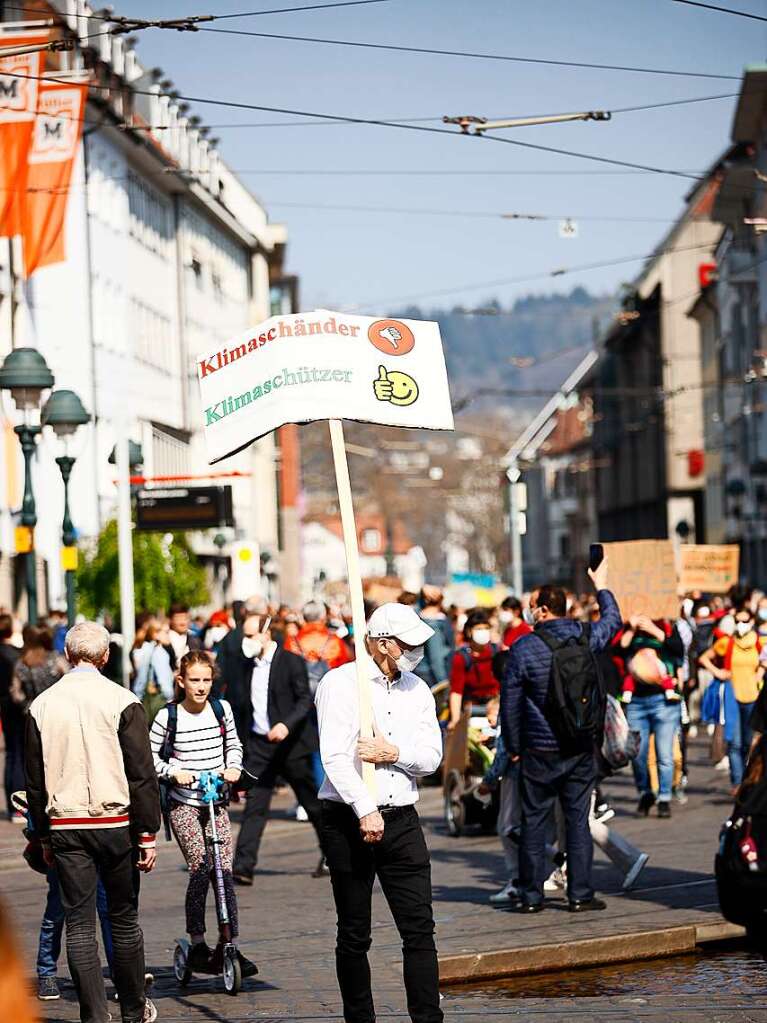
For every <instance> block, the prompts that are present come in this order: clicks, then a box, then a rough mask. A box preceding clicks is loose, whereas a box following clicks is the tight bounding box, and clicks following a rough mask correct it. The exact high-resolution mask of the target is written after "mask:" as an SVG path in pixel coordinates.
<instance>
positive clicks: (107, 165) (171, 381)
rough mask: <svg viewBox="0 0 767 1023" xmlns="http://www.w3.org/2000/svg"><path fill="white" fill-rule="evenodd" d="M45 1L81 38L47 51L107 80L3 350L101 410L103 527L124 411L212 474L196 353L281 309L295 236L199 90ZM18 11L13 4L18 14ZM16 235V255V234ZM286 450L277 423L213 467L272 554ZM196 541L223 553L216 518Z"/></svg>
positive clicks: (95, 492)
mask: <svg viewBox="0 0 767 1023" xmlns="http://www.w3.org/2000/svg"><path fill="white" fill-rule="evenodd" d="M44 6H45V7H48V8H50V11H51V15H52V16H54V15H55V16H56V19H57V22H59V23H60V24H61V25H62V26H63V31H65V32H68V33H70V34H74V35H76V36H77V37H78V39H79V40H81V42H79V43H78V46H77V47H76V49H75V50H74V52H72V53H62V54H51V55H49V56H48V68H51V69H61V70H64V71H67V70H71V71H74V70H77V69H79V68H82V67H84V66H85V65H86V63H87V65H88V66H90V67H92V68H94V70H93V72H92V75H93V76H94V78H95V81H97V82H100V83H107V82H108V83H109V85H110V91H109V92H106V91H103V90H91V98H90V99H89V102H88V107H87V112H86V114H85V121H86V123H85V125H84V133H83V140H82V142H81V144H80V149H79V154H78V158H77V162H76V165H75V168H74V174H73V179H72V187H71V190H70V195H69V203H68V211H67V221H66V253H67V258H66V262H64V263H60V264H57V265H54V266H50V267H46V268H43V269H40V270H38V271H37V272H36V273H35V274H34V275H33V277H32V279H31V281H30V282H29V284H27V285H24V286H22V285H20V284H18V283H16V285H15V290H16V298H17V302H18V308H17V310H16V315H15V317H14V322H13V324H12V322H11V313H10V309H11V306H12V304H13V303H12V302H10V301H5V302H2V303H0V355H2V356H4V355H5V354H7V353H8V352H9V351H10V350H11V348H12V347H20V346H22V345H34V346H35V347H36V348H38V350H39V351H40V352H41V353H42V354H43V356H44V357H45V359H46V361H47V363H48V365H49V367H50V368H51V370H52V371H53V373H54V375H55V378H56V384H55V386H56V388H71V389H72V390H74V391H76V392H77V394H78V395H79V396H80V398H81V400H82V401H83V404H84V405H85V407H86V408H87V409H88V411H89V412H90V413H91V415H92V417H93V422H92V424H91V425H90V426H89V427H87V428H85V429H81V431H80V434H82V436H80V435H78V437H77V439H76V441H75V443H74V447H75V449H76V450H75V452H74V453H78V459H77V464H76V466H75V469H74V473H73V477H72V485H71V503H72V518H73V520H74V523H75V526H76V528H77V530H78V532H79V533H80V535H81V536H82V537H92V536H95V535H96V534H97V533H98V531H99V529H100V528H101V527H102V526H103V525H104V523H105V521H106V520H108V519H109V518H110V517H112V516H113V515H114V513H115V504H116V488H115V486H114V482H113V479H114V466H112V465H110V464H109V462H108V458H109V455H110V452H111V451H112V449H113V446H114V444H115V424H116V422H118V420H119V419H120V417H124V418H125V420H126V421H127V424H128V430H129V434H130V437H131V438H132V439H133V440H135V441H137V442H139V443H140V444H141V445H142V448H143V455H144V474H145V475H146V476H162V475H175V476H191V477H194V478H195V479H193V480H192V482H200V483H205V482H206V480H205V479H204V476H205V474H206V472H208V471H210V470H209V469H208V466H207V457H206V453H205V448H204V443H203V438H202V433H201V416H200V414H199V412H198V411H197V400H196V390H197V382H196V369H195V360H196V358H197V357H198V356H199V355H200V354H202V353H203V352H204V351H206V350H210V349H212V348H215V347H217V346H218V345H220V344H221V343H223V342H226V341H227V340H228V339H230V338H231V337H232V336H235V335H237V334H238V333H240V332H242V331H244V330H246V329H247V328H248V327H249V326H250V325H252V324H253V323H255V322H257V321H258V320H259V319H263V318H265V317H266V316H268V315H269V314H270V311H271V306H270V276H271V277H272V278H273V277H274V276H276V275H277V274H278V273H279V270H280V268H281V263H282V259H283V257H284V247H285V241H286V234H285V229H284V227H282V226H281V225H273V224H270V223H269V221H268V217H267V214H266V211H265V210H264V209H263V207H262V206H261V205H260V204H259V202H258V200H257V199H255V198H254V197H253V196H252V195H251V194H250V193H249V192H248V191H247V189H246V188H245V187H244V186H243V185H242V183H241V182H240V181H239V180H238V178H237V177H236V176H235V175H234V174H233V173H232V172H231V171H230V170H229V169H228V168H227V167H226V165H225V164H224V163H223V161H222V160H221V158H220V157H219V155H218V154H217V152H216V150H215V146H214V144H213V143H212V142H211V141H209V140H208V139H207V138H206V135H207V132H206V131H205V129H204V128H202V127H200V126H199V122H198V120H197V119H196V118H191V117H190V116H189V112H188V107H187V105H186V104H183V103H181V104H180V103H179V102H178V101H176V100H175V99H174V98H173V96H172V95H171V94H169V90H170V89H171V83H169V82H167V81H164V82H163V85H162V87H161V85H160V84H158V80H159V79H162V78H163V73H162V72H160V71H159V70H157V69H154V70H152V71H148V70H146V69H145V68H143V67H142V66H141V64H140V63H139V61H138V58H137V56H136V53H135V52H134V51H133V49H132V48H131V45H130V43H129V42H128V41H127V40H126V39H125V38H124V37H122V36H108V35H101V36H100V37H99V38H96V39H93V40H90V41H88V42H84V41H82V40H83V39H84V37H85V36H87V35H90V34H93V25H94V22H93V21H92V20H89V19H88V18H86V17H84V15H88V14H91V13H92V11H91V9H90V7H89V6H88V5H87V4H85V3H83V2H82V0H49V2H48V3H47V4H44V3H38V4H37V5H36V10H37V9H40V8H42V7H44ZM11 16H18V15H14V14H13V12H7V13H6V15H5V17H6V19H10V17H11ZM35 17H40V18H42V17H44V15H42V14H35ZM26 24H27V26H28V25H29V23H28V22H27V23H26ZM96 24H99V25H100V24H101V22H97V23H96ZM13 27H14V26H11V25H9V24H7V23H6V24H3V25H2V30H3V31H4V32H6V33H8V32H10V31H11V30H12V28H13ZM15 27H20V26H18V25H17V26H15ZM85 47H87V48H88V53H87V58H88V59H87V61H86V60H85V56H86V54H85V49H84V48H85ZM139 90H140V91H139ZM1 158H2V156H1V155H0V159H1ZM13 244H14V247H15V249H16V251H15V252H14V256H15V259H14V262H15V264H16V265H17V266H18V265H19V255H20V252H19V250H18V244H19V240H18V239H17V240H15V241H14V243H13ZM8 245H9V243H8V242H7V241H6V240H0V265H1V267H2V268H1V269H0V292H1V293H2V296H3V297H4V298H6V299H7V298H8V297H9V296H10V295H11V294H12V291H13V289H14V282H13V281H12V280H11V278H10V275H9V270H8V267H9V265H10V260H9V258H8V255H9V254H8ZM4 400H5V418H6V442H5V444H4V445H2V451H0V458H2V460H3V462H4V464H3V465H2V467H1V468H0V471H2V472H3V475H4V477H5V478H6V479H7V480H8V481H9V482H8V484H7V486H6V492H5V493H4V494H0V505H1V506H2V508H1V510H0V523H1V524H2V525H1V527H0V549H1V550H2V557H1V558H0V567H1V568H2V573H0V604H5V605H8V604H9V603H11V601H12V593H11V581H10V577H11V572H10V571H9V567H10V564H11V558H10V555H11V553H12V551H13V543H12V539H13V537H12V528H11V527H12V525H13V523H14V521H15V520H14V518H13V513H14V512H15V511H17V510H18V507H19V503H20V497H19V494H20V483H19V481H20V479H21V473H22V465H21V453H20V450H19V446H18V443H16V440H15V438H14V437H13V436H12V435H9V429H10V426H9V423H10V424H11V425H12V423H13V422H15V421H17V420H16V414H15V413H14V412H12V410H11V404H10V400H9V399H4ZM55 446H56V445H55V442H54V441H53V439H52V438H44V439H43V440H42V441H41V443H40V445H39V448H38V454H37V458H36V465H35V467H34V485H35V493H36V496H37V500H38V519H39V523H38V528H37V533H36V544H37V549H38V553H39V556H40V557H42V558H44V559H45V560H46V562H47V568H48V589H49V594H50V600H51V603H53V604H57V605H60V604H62V603H63V580H62V577H61V571H60V569H59V557H58V550H59V547H60V533H61V520H62V514H63V488H62V484H61V480H60V477H59V472H58V468H57V467H56V465H55V463H54V461H53V459H54V457H55V455H56V454H57V453H58V452H57V451H56V450H55ZM274 454H275V451H274V442H273V440H272V438H271V437H269V438H265V439H264V440H262V441H261V442H259V443H258V444H257V445H255V446H253V447H251V448H249V449H247V450H245V451H243V452H242V453H241V454H239V455H237V456H235V457H233V458H231V459H229V460H228V461H226V462H224V463H222V464H221V465H218V466H216V470H217V471H222V472H232V471H237V472H239V473H241V474H242V475H241V476H238V477H237V478H232V479H221V480H218V481H217V482H221V483H231V484H232V486H233V497H234V507H235V519H236V538H237V539H239V540H247V541H252V542H254V543H257V544H259V545H260V547H261V549H262V550H266V551H268V552H269V553H270V554H271V555H272V556H273V557H276V555H277V543H278V527H277V521H278V500H277V493H276V480H275V458H274ZM230 536H231V539H232V540H234V539H235V536H234V535H233V534H230ZM194 543H195V547H196V548H197V549H198V550H199V551H200V552H201V553H208V554H214V553H218V551H217V550H216V549H215V548H214V547H213V546H212V543H211V542H210V540H209V539H208V538H207V537H206V536H205V535H203V534H199V535H197V536H196V538H195V541H194ZM224 553H226V550H225V551H224ZM43 596H44V595H42V594H41V597H43ZM41 606H44V599H42V600H41Z"/></svg>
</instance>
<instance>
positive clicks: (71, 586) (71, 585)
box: [56, 455, 76, 629]
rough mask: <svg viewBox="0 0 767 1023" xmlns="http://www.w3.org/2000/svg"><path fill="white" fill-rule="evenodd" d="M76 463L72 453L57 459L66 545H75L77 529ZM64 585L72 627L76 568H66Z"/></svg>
mask: <svg viewBox="0 0 767 1023" xmlns="http://www.w3.org/2000/svg"><path fill="white" fill-rule="evenodd" d="M74 464H75V460H74V458H72V457H71V456H70V455H60V456H59V457H58V458H57V459H56V465H58V467H59V470H60V471H61V478H62V480H63V481H64V520H63V522H62V524H61V542H62V544H63V545H64V547H74V545H75V529H74V526H73V525H72V518H71V515H70V512H69V478H70V476H71V475H72V467H73V466H74ZM64 585H65V587H66V594H67V625H68V626H69V628H70V629H71V628H72V626H73V625H74V624H75V612H76V608H75V573H74V569H71V568H66V569H65V570H64Z"/></svg>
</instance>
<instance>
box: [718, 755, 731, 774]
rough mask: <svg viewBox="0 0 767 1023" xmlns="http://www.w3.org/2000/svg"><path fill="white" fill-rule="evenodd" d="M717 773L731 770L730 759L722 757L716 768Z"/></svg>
mask: <svg viewBox="0 0 767 1023" xmlns="http://www.w3.org/2000/svg"><path fill="white" fill-rule="evenodd" d="M714 770H715V771H729V770H730V758H729V757H722V759H721V760H720V761H719V763H718V764H717V765H716V767H714Z"/></svg>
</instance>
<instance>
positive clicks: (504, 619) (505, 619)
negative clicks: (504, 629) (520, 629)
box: [498, 611, 514, 625]
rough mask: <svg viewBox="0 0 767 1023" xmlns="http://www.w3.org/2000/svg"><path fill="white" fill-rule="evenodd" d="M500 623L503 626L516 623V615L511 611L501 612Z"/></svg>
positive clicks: (499, 615)
mask: <svg viewBox="0 0 767 1023" xmlns="http://www.w3.org/2000/svg"><path fill="white" fill-rule="evenodd" d="M498 621H499V622H500V623H501V625H508V624H509V623H510V622H513V621H514V615H513V614H512V613H511V611H499V612H498Z"/></svg>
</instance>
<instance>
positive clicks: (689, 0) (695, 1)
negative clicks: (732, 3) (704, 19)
mask: <svg viewBox="0 0 767 1023" xmlns="http://www.w3.org/2000/svg"><path fill="white" fill-rule="evenodd" d="M673 2H674V3H676V4H686V5H687V6H688V7H703V8H705V9H706V10H707V11H718V12H719V13H720V14H734V15H735V16H736V17H738V18H751V19H752V20H753V21H767V18H765V17H763V16H762V15H761V14H749V13H748V12H747V11H734V10H733V9H732V7H718V6H717V5H716V4H703V3H700V2H699V0H673Z"/></svg>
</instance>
